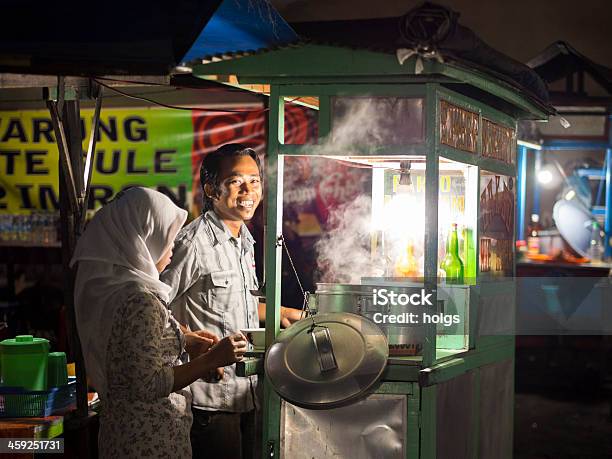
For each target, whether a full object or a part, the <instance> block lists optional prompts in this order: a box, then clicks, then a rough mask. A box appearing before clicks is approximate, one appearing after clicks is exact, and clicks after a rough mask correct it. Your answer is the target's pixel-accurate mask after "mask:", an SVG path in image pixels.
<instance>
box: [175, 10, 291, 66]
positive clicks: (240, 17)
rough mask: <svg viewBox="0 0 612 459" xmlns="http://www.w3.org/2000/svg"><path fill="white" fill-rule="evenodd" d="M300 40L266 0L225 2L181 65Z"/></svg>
mask: <svg viewBox="0 0 612 459" xmlns="http://www.w3.org/2000/svg"><path fill="white" fill-rule="evenodd" d="M297 39H298V35H297V34H296V33H295V32H294V30H293V29H292V28H291V27H290V26H289V25H288V24H287V22H286V21H285V20H284V19H283V18H282V17H281V16H280V15H279V14H278V12H277V11H276V10H275V9H274V7H273V6H272V5H270V4H269V3H268V2H266V1H265V0H224V1H223V2H222V3H221V5H220V6H219V8H218V9H217V11H215V14H214V15H213V17H212V18H211V19H210V21H208V24H206V27H204V29H203V30H202V32H201V33H200V35H199V36H198V38H197V39H196V41H195V42H194V43H193V45H192V46H191V48H190V49H189V51H187V53H186V54H185V56H184V57H183V58H182V59H181V62H184V63H188V62H192V61H195V60H197V59H201V58H203V57H205V56H210V55H214V54H220V53H227V52H232V51H246V50H256V49H259V48H273V47H275V46H279V45H284V44H287V43H291V42H294V41H296V40H297Z"/></svg>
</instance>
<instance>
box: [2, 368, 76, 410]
mask: <svg viewBox="0 0 612 459" xmlns="http://www.w3.org/2000/svg"><path fill="white" fill-rule="evenodd" d="M75 407H76V378H74V377H70V378H68V384H66V385H65V386H59V387H51V388H49V389H47V390H33V391H28V390H24V389H23V388H22V387H0V418H21V417H42V416H50V415H52V414H57V413H61V412H65V411H69V410H71V409H73V408H75Z"/></svg>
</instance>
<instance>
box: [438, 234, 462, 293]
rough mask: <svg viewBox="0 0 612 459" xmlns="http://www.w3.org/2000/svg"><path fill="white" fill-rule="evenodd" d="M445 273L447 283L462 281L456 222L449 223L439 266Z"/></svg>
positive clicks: (459, 282) (460, 282)
mask: <svg viewBox="0 0 612 459" xmlns="http://www.w3.org/2000/svg"><path fill="white" fill-rule="evenodd" d="M440 267H441V268H442V270H443V271H444V272H445V273H446V283H447V284H462V283H463V274H464V273H463V261H461V258H460V257H459V238H458V236H457V224H456V223H453V224H452V225H451V231H450V235H449V236H448V242H447V244H446V256H445V257H444V260H442V265H441V266H440Z"/></svg>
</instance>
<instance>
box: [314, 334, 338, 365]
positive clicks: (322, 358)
mask: <svg viewBox="0 0 612 459" xmlns="http://www.w3.org/2000/svg"><path fill="white" fill-rule="evenodd" d="M311 335H312V342H313V343H314V346H315V349H316V350H317V358H318V359H319V366H320V367H321V373H323V372H325V371H330V370H335V369H337V368H338V364H337V363H336V355H335V354H334V347H333V346H332V342H331V335H330V334H329V329H328V328H326V327H320V328H318V330H313V331H312V333H311Z"/></svg>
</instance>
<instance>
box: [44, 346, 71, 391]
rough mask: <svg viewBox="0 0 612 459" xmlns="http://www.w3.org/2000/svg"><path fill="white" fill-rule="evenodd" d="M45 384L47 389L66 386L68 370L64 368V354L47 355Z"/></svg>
mask: <svg viewBox="0 0 612 459" xmlns="http://www.w3.org/2000/svg"><path fill="white" fill-rule="evenodd" d="M47 384H48V386H49V388H51V387H60V386H65V385H66V384H68V369H67V368H66V353H65V352H51V353H50V354H49V363H48V368H47Z"/></svg>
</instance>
